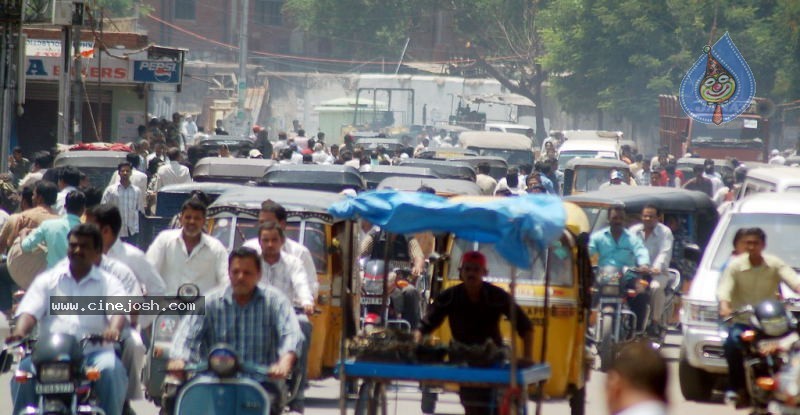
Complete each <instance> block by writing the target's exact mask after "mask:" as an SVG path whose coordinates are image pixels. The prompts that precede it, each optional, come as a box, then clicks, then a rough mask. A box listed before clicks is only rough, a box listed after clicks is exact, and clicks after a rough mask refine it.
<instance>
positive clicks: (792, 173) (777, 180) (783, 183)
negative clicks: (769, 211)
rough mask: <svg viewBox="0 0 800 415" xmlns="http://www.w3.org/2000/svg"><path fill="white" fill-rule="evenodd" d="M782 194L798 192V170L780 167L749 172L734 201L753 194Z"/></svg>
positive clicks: (799, 183) (799, 176)
mask: <svg viewBox="0 0 800 415" xmlns="http://www.w3.org/2000/svg"><path fill="white" fill-rule="evenodd" d="M783 192H800V168H797V167H783V166H780V167H769V168H758V169H753V170H749V171H748V172H747V177H746V178H745V179H744V183H742V187H741V188H740V189H739V193H738V194H737V195H736V199H737V200H739V199H744V198H745V197H747V196H750V195H752V194H755V193H783Z"/></svg>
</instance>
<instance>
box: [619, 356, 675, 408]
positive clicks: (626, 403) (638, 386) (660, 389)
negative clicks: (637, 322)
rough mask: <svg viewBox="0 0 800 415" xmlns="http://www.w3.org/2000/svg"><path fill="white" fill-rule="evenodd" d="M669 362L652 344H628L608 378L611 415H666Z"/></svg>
mask: <svg viewBox="0 0 800 415" xmlns="http://www.w3.org/2000/svg"><path fill="white" fill-rule="evenodd" d="M667 370H668V369H667V362H666V360H665V359H664V358H663V357H662V356H661V354H659V352H658V351H656V350H653V348H652V347H651V346H650V344H649V343H646V342H634V343H629V344H628V345H626V346H625V347H623V348H622V350H621V351H620V352H619V354H618V356H617V358H616V359H614V363H612V365H611V369H609V371H608V377H607V378H606V391H605V392H606V404H607V406H608V413H609V414H611V415H666V414H667V380H668V374H667Z"/></svg>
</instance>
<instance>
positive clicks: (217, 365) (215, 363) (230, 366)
mask: <svg viewBox="0 0 800 415" xmlns="http://www.w3.org/2000/svg"><path fill="white" fill-rule="evenodd" d="M208 367H209V369H211V371H212V372H214V373H216V374H217V375H218V376H219V377H229V376H233V375H234V374H235V373H236V367H237V361H236V353H234V352H233V351H232V350H230V349H226V348H220V349H214V350H212V351H211V353H209V354H208Z"/></svg>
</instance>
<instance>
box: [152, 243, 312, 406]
mask: <svg viewBox="0 0 800 415" xmlns="http://www.w3.org/2000/svg"><path fill="white" fill-rule="evenodd" d="M228 269H229V272H228V273H229V278H230V285H225V286H222V287H219V288H218V289H216V290H214V291H213V292H212V293H210V294H208V295H207V296H206V299H205V301H206V303H205V314H198V315H190V316H187V318H186V319H184V320H183V321H182V322H181V324H180V326H179V327H178V329H177V331H176V332H175V338H174V339H173V344H172V348H171V349H172V352H171V356H172V357H173V360H170V362H169V364H168V366H167V370H168V371H171V372H173V373H182V372H183V370H184V367H185V362H186V361H187V360H190V361H193V362H199V361H202V360H203V359H205V356H206V355H207V354H208V352H209V350H210V348H211V347H213V346H214V345H216V344H218V343H225V344H227V345H228V346H230V347H231V348H233V350H234V351H235V352H236V354H237V356H239V358H240V359H241V360H242V361H244V362H248V363H253V364H258V365H263V366H268V367H269V368H270V370H269V376H270V378H273V379H285V378H286V377H287V376H288V375H289V373H291V371H292V367H293V366H294V363H295V361H296V360H297V355H298V353H299V351H300V350H301V348H302V343H303V334H302V333H301V331H300V325H299V324H298V323H297V317H296V315H295V313H294V309H293V308H292V303H291V302H290V301H289V299H288V298H287V297H286V295H284V294H283V293H281V292H280V291H278V290H277V289H275V288H274V287H269V286H263V285H259V282H260V281H261V271H262V270H261V258H260V257H259V255H258V253H257V252H256V251H254V250H252V249H250V248H245V247H241V248H238V249H236V250H234V251H233V252H232V253H231V254H230V256H229V257H228ZM247 375H248V376H252V377H254V380H256V381H258V382H261V383H262V385H264V386H265V389H267V390H270V389H271V385H269V384H268V383H267V382H266V381H267V379H258V378H256V377H257V375H256V374H253V373H248V374H247Z"/></svg>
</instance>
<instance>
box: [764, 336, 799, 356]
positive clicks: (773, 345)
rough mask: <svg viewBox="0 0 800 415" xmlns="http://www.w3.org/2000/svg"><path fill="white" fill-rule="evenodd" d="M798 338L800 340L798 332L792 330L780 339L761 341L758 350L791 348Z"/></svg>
mask: <svg viewBox="0 0 800 415" xmlns="http://www.w3.org/2000/svg"><path fill="white" fill-rule="evenodd" d="M798 340H800V335H798V334H797V332H792V333H790V334H787V335H786V336H784V337H781V338H779V339H770V340H761V341H759V342H758V350H759V351H772V350H789V348H790V347H791V346H792V345H793V344H794V343H795V342H797V341H798Z"/></svg>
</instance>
